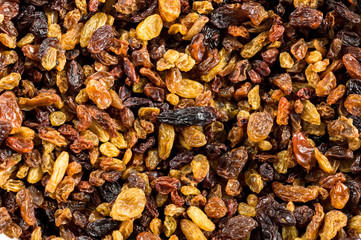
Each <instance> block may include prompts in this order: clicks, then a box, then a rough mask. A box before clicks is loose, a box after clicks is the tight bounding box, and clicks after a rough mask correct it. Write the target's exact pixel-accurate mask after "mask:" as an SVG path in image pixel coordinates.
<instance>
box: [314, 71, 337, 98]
mask: <svg viewBox="0 0 361 240" xmlns="http://www.w3.org/2000/svg"><path fill="white" fill-rule="evenodd" d="M336 85H337V83H336V77H335V75H334V74H333V73H332V72H329V73H327V74H326V76H325V77H324V78H323V79H322V80H321V81H320V82H319V83H318V84H317V87H316V95H317V96H319V97H325V96H327V95H329V94H330V93H331V91H332V90H333V89H335V88H336Z"/></svg>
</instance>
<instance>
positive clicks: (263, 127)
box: [247, 112, 273, 142]
mask: <svg viewBox="0 0 361 240" xmlns="http://www.w3.org/2000/svg"><path fill="white" fill-rule="evenodd" d="M272 126H273V117H272V116H271V114H269V113H268V112H257V113H252V114H251V116H250V117H249V119H248V124H247V135H248V138H249V139H250V140H251V141H253V142H260V141H262V140H264V139H266V138H267V137H268V135H269V134H270V132H271V130H272Z"/></svg>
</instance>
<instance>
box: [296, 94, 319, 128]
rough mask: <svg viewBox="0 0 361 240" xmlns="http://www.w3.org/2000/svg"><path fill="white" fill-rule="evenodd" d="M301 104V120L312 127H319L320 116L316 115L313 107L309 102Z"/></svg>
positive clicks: (316, 112) (315, 109)
mask: <svg viewBox="0 0 361 240" xmlns="http://www.w3.org/2000/svg"><path fill="white" fill-rule="evenodd" d="M302 103H303V111H302V113H301V118H302V120H304V121H306V122H309V123H311V124H314V125H320V124H321V116H320V114H319V113H318V111H317V108H316V107H315V105H314V104H313V103H312V102H311V101H309V100H304V101H302Z"/></svg>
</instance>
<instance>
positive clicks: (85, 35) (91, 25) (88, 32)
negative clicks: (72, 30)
mask: <svg viewBox="0 0 361 240" xmlns="http://www.w3.org/2000/svg"><path fill="white" fill-rule="evenodd" d="M107 19H108V17H107V14H105V13H96V14H95V15H93V16H92V17H91V18H90V19H89V20H88V21H87V22H86V23H85V24H84V26H83V28H82V29H81V33H80V46H81V47H87V46H88V44H89V40H90V38H91V37H92V35H93V33H94V32H95V31H96V30H97V29H98V28H100V27H102V26H104V25H105V24H106V22H107Z"/></svg>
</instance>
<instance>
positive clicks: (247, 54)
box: [241, 32, 268, 58]
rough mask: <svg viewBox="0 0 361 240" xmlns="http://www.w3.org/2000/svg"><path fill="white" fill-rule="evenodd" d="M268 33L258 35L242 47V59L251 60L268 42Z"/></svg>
mask: <svg viewBox="0 0 361 240" xmlns="http://www.w3.org/2000/svg"><path fill="white" fill-rule="evenodd" d="M267 40H268V32H263V33H260V34H259V35H258V36H257V37H255V38H253V39H252V41H250V42H249V43H247V44H246V45H244V46H243V48H242V50H241V56H242V57H243V58H251V57H253V56H254V55H256V54H257V53H258V52H259V51H261V49H262V48H263V47H264V45H266V44H267V43H268V42H267Z"/></svg>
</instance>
